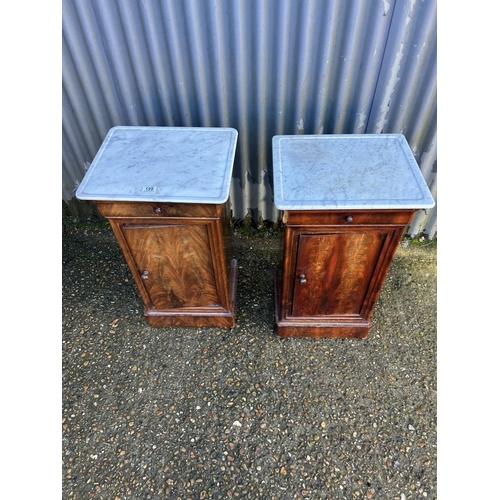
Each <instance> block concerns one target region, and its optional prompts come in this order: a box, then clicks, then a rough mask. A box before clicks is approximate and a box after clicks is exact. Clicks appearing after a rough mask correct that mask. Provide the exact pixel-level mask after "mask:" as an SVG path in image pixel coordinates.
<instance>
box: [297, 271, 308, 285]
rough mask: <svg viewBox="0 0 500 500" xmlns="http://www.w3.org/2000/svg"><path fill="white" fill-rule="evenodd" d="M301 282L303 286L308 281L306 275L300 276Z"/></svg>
mask: <svg viewBox="0 0 500 500" xmlns="http://www.w3.org/2000/svg"><path fill="white" fill-rule="evenodd" d="M299 280H300V283H301V284H302V285H303V284H304V283H305V282H306V281H307V280H306V275H305V274H299Z"/></svg>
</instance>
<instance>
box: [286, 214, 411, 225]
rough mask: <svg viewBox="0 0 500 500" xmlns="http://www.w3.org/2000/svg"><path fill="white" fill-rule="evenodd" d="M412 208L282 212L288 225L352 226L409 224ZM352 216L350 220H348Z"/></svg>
mask: <svg viewBox="0 0 500 500" xmlns="http://www.w3.org/2000/svg"><path fill="white" fill-rule="evenodd" d="M414 213H415V211H414V210H293V211H287V213H286V214H284V221H285V218H286V223H287V224H288V225H290V226H293V225H295V224H297V225H301V226H310V225H320V226H332V225H333V226H342V227H344V226H354V225H360V224H383V225H389V224H396V225H401V224H404V225H406V224H409V223H410V221H411V219H412V218H413V214H414ZM348 217H352V222H348V220H349V219H348Z"/></svg>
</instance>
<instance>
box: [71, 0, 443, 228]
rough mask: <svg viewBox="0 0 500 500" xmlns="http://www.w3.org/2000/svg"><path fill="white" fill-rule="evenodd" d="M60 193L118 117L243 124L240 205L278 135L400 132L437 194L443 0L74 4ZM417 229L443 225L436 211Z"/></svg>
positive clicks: (251, 209) (259, 187) (236, 191)
mask: <svg viewBox="0 0 500 500" xmlns="http://www.w3.org/2000/svg"><path fill="white" fill-rule="evenodd" d="M62 14H63V16H62V28H63V92H62V98H63V200H65V201H69V200H71V199H72V198H73V196H74V191H75V186H76V185H77V184H78V182H79V181H81V179H82V178H83V176H84V174H85V169H86V167H87V166H88V165H89V164H90V163H91V162H92V160H93V158H94V156H95V154H96V152H97V150H98V148H99V146H100V144H101V142H102V140H103V138H104V137H105V135H106V134H107V132H108V130H109V129H110V128H111V127H113V126H115V125H151V126H192V127H198V126H210V127H217V126H221V127H234V128H235V129H237V130H238V132H239V137H238V147H237V152H236V160H235V166H234V174H233V183H232V188H231V202H232V209H233V215H234V217H235V218H237V219H240V218H243V217H245V216H246V215H248V214H250V215H251V216H252V217H254V218H255V219H258V218H260V217H262V218H263V219H265V220H273V221H275V220H277V218H278V212H277V211H276V209H275V208H274V205H273V197H272V154H271V139H272V137H273V136H274V135H277V134H340V133H344V134H348V133H382V132H384V133H403V134H405V136H406V138H407V139H408V142H409V144H410V146H411V148H412V150H413V152H414V154H415V158H416V160H417V162H418V164H419V165H420V168H421V170H422V172H423V174H424V177H425V179H426V180H427V183H428V184H429V186H430V188H431V191H432V193H433V195H434V197H435V198H436V194H437V193H436V162H437V160H436V157H437V154H436V0H86V1H83V0H64V1H63V10H62ZM410 232H411V233H412V234H418V233H420V232H425V233H427V234H429V235H430V236H431V237H434V235H435V234H436V209H435V208H434V209H432V210H429V211H427V213H424V212H423V211H422V213H420V212H419V213H418V214H417V216H416V217H415V220H414V222H413V224H412V227H411V228H410Z"/></svg>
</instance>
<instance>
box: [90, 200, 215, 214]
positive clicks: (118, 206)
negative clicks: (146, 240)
mask: <svg viewBox="0 0 500 500" xmlns="http://www.w3.org/2000/svg"><path fill="white" fill-rule="evenodd" d="M95 203H96V205H97V207H98V208H99V211H100V212H101V214H102V215H103V216H104V217H109V218H114V217H140V218H144V217H153V218H158V217H208V218H212V217H218V216H219V215H220V213H221V207H220V205H209V204H198V203H193V204H191V203H154V202H128V201H116V202H108V201H96V202H95Z"/></svg>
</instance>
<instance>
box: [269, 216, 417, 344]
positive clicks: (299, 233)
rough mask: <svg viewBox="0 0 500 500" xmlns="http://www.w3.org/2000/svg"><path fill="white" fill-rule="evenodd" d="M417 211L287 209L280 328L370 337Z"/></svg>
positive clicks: (279, 276) (278, 287)
mask: <svg viewBox="0 0 500 500" xmlns="http://www.w3.org/2000/svg"><path fill="white" fill-rule="evenodd" d="M413 214H414V211H408V210H404V211H401V212H398V211H394V210H390V211H389V210H388V211H373V212H371V211H359V212H357V211H352V212H346V211H324V210H320V211H293V212H292V211H290V212H288V211H287V212H285V213H284V214H283V220H284V221H285V225H284V233H283V255H282V266H281V269H279V270H278V271H277V273H276V276H275V301H276V302H275V307H276V325H277V333H278V334H279V335H281V336H295V337H298V336H305V337H359V338H364V337H366V335H367V334H368V331H369V328H370V326H371V321H370V316H371V313H372V311H373V307H374V305H375V303H376V300H377V297H378V295H379V293H380V290H381V287H382V284H383V282H384V279H385V276H386V274H387V271H388V270H389V266H390V263H391V260H392V258H393V256H394V253H395V251H396V249H397V245H398V243H399V241H400V239H401V236H402V234H403V231H404V229H405V227H406V224H407V223H409V222H410V221H411V218H412V216H413ZM316 215H317V217H315V216H316Z"/></svg>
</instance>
